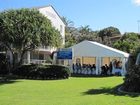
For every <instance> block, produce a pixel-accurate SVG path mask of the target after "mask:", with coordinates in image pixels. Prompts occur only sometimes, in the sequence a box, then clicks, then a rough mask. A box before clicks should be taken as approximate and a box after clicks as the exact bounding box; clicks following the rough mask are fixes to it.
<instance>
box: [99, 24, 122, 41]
mask: <svg viewBox="0 0 140 105" xmlns="http://www.w3.org/2000/svg"><path fill="white" fill-rule="evenodd" d="M120 34H121V33H120V31H119V29H118V28H115V27H112V26H110V27H107V28H104V29H102V30H100V31H99V33H98V35H99V37H101V38H102V41H104V37H105V36H107V37H111V36H116V35H120Z"/></svg>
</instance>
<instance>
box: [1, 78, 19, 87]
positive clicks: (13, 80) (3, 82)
mask: <svg viewBox="0 0 140 105" xmlns="http://www.w3.org/2000/svg"><path fill="white" fill-rule="evenodd" d="M16 82H21V81H17V80H16V79H12V78H9V77H7V76H1V77H0V86H1V85H5V84H13V83H16Z"/></svg>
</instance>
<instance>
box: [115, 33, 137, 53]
mask: <svg viewBox="0 0 140 105" xmlns="http://www.w3.org/2000/svg"><path fill="white" fill-rule="evenodd" d="M139 42H140V37H139V35H138V34H137V33H133V32H132V33H125V34H124V35H123V36H122V37H121V39H120V40H119V41H116V42H115V43H114V44H113V47H115V48H117V49H119V50H122V51H125V52H128V53H133V52H135V50H136V49H137V48H138V47H139V45H140V44H139Z"/></svg>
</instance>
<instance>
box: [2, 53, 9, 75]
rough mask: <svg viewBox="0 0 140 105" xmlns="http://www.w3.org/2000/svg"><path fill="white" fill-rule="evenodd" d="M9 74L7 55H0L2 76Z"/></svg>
mask: <svg viewBox="0 0 140 105" xmlns="http://www.w3.org/2000/svg"><path fill="white" fill-rule="evenodd" d="M6 74H8V68H7V61H6V55H5V54H3V53H0V75H6Z"/></svg>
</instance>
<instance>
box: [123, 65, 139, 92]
mask: <svg viewBox="0 0 140 105" xmlns="http://www.w3.org/2000/svg"><path fill="white" fill-rule="evenodd" d="M124 90H125V91H128V92H140V65H133V66H132V67H131V68H129V69H128V71H127V74H126V76H125V78H124Z"/></svg>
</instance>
